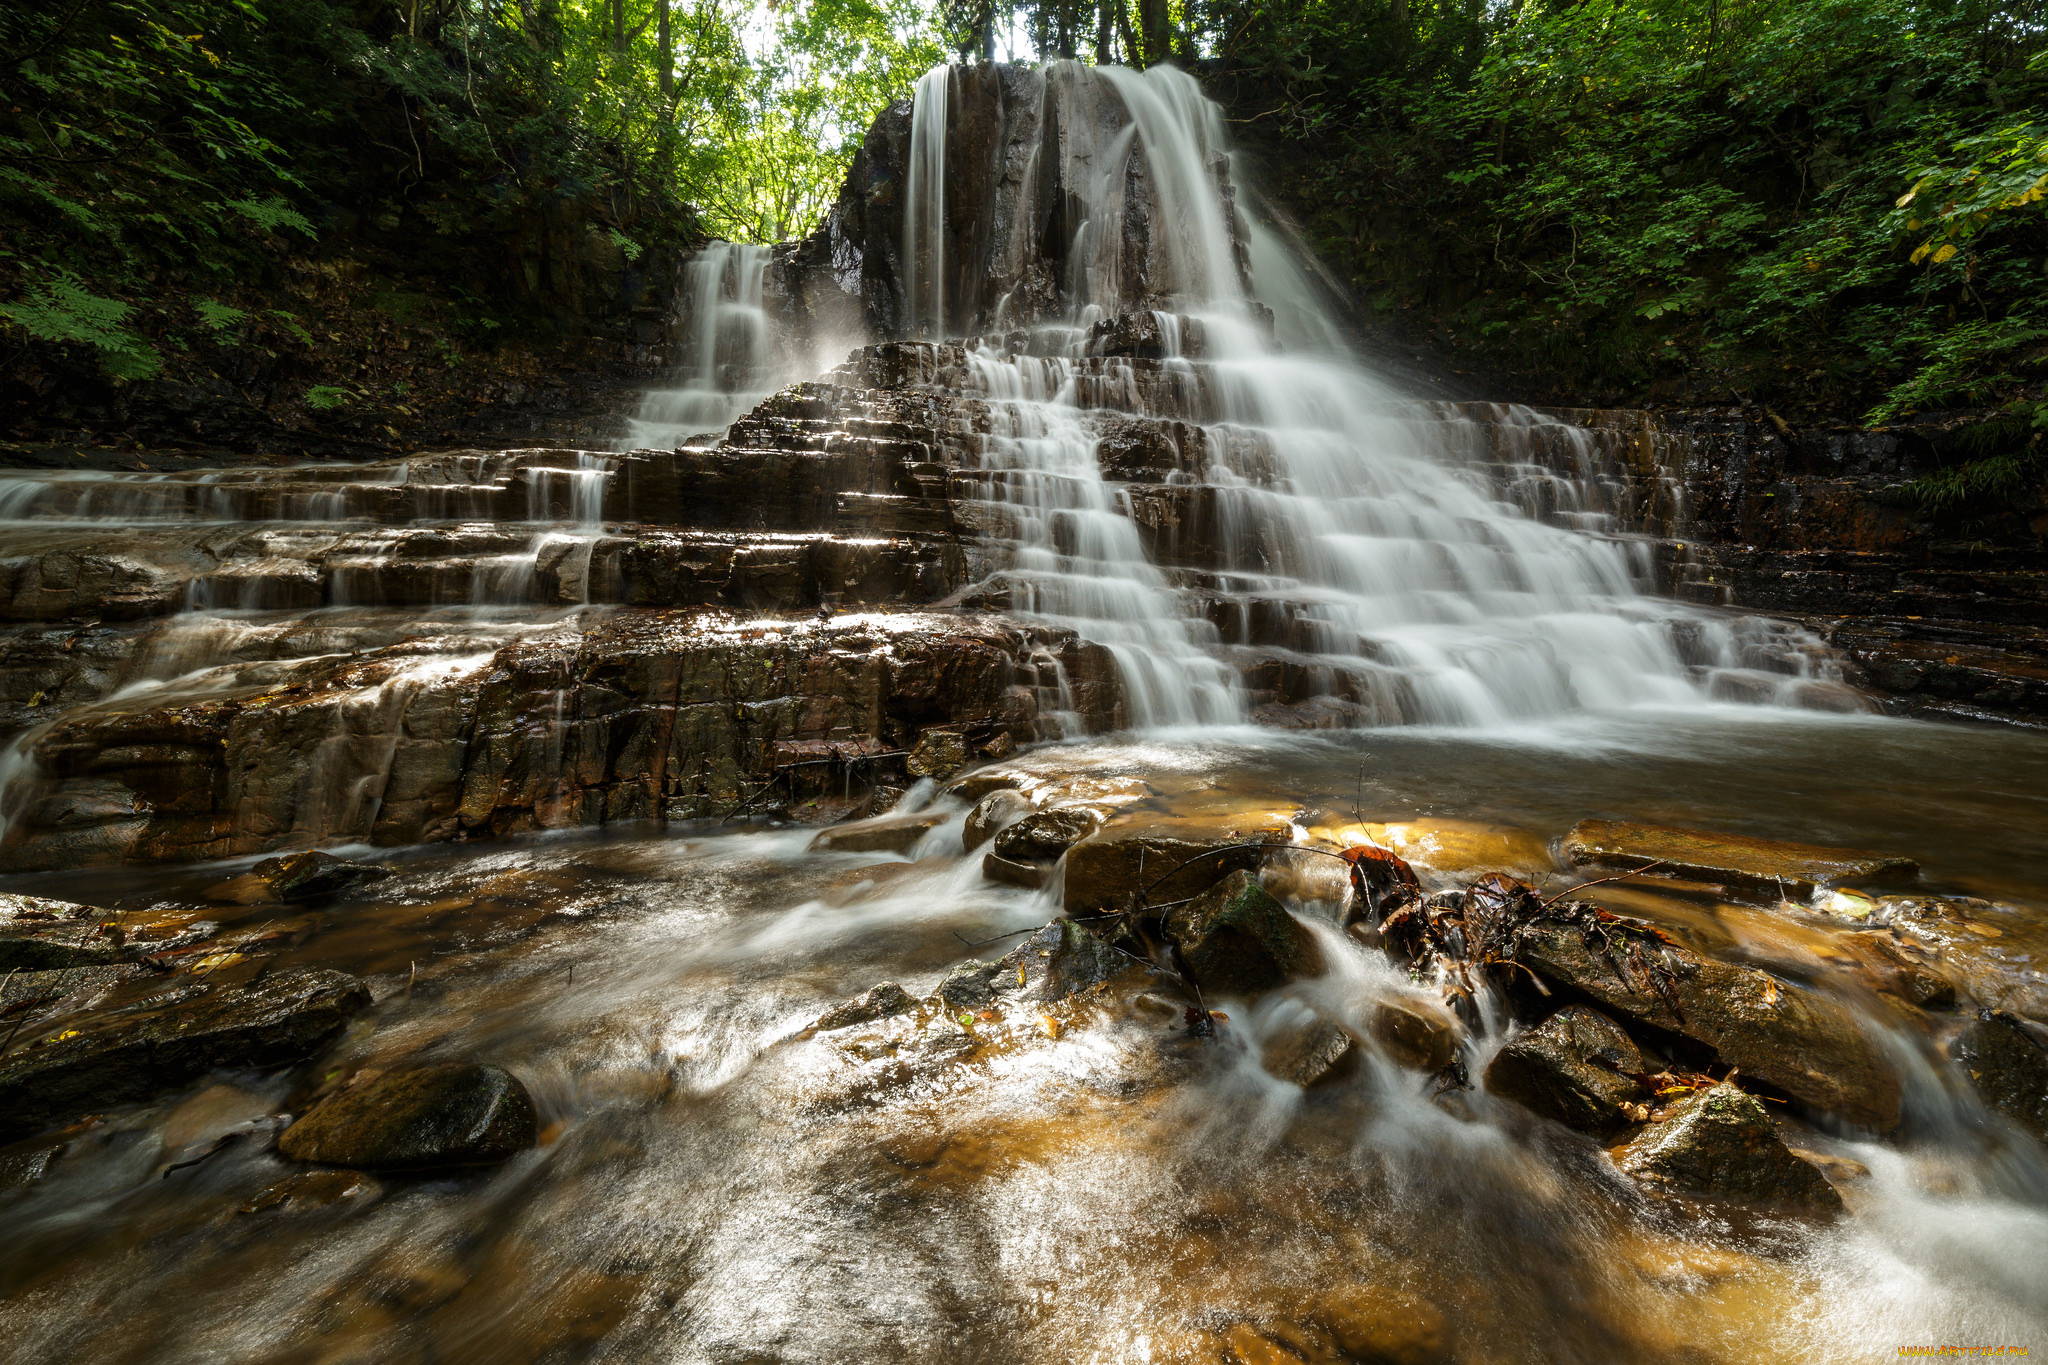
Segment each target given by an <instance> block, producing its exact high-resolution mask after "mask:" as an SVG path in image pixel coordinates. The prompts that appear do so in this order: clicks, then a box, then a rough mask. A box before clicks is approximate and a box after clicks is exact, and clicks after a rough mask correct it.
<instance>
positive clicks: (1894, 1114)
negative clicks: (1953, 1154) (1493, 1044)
mask: <svg viewBox="0 0 2048 1365" xmlns="http://www.w3.org/2000/svg"><path fill="white" fill-rule="evenodd" d="M1518 951H1519V956H1520V961H1521V962H1522V963H1523V964H1524V965H1526V966H1528V967H1531V968H1533V969H1534V970H1535V971H1537V972H1538V973H1540V974H1541V975H1543V976H1545V977H1547V978H1549V979H1550V980H1551V981H1553V982H1555V983H1557V984H1558V985H1561V986H1564V987H1566V988H1568V989H1569V990H1571V991H1574V992H1576V993H1577V994H1580V995H1583V996H1586V997H1588V998H1590V999H1591V1000H1593V1001H1595V1002H1596V1003H1598V1004H1599V1005H1601V1006H1602V1007H1603V1008H1605V1009H1608V1010H1612V1011H1613V1012H1615V1013H1616V1014H1619V1015H1622V1016H1623V1017H1625V1018H1628V1019H1632V1020H1635V1021H1637V1022H1638V1023H1643V1024H1648V1025H1651V1026H1652V1027H1654V1028H1658V1029H1662V1030H1665V1031H1667V1032H1670V1033H1676V1034H1680V1035H1682V1036H1684V1037H1687V1038H1691V1039H1693V1040H1694V1041H1695V1042H1699V1043H1704V1044H1705V1045H1706V1046H1708V1047H1710V1048H1712V1049H1714V1051H1715V1053H1716V1054H1717V1055H1718V1056H1719V1057H1720V1059H1721V1060H1722V1061H1723V1062H1725V1063H1726V1064H1728V1065H1729V1066H1733V1067H1737V1068H1739V1069H1740V1070H1741V1071H1742V1074H1743V1075H1745V1076H1750V1077H1754V1078H1755V1079H1757V1080H1759V1081H1762V1082H1764V1083H1766V1084H1768V1085H1772V1086H1775V1087H1777V1088H1778V1089H1779V1090H1782V1091H1784V1092H1785V1093H1786V1094H1788V1095H1791V1096H1792V1097H1793V1098H1795V1099H1798V1100H1800V1101H1802V1102H1804V1103H1806V1104H1810V1105H1812V1106H1813V1107H1814V1108H1816V1109H1821V1110H1825V1111H1827V1112H1829V1113H1833V1114H1839V1115H1841V1116H1842V1117H1843V1118H1846V1119H1848V1120H1849V1121H1850V1122H1852V1123H1859V1124H1862V1125H1864V1126H1865V1127H1869V1128H1875V1129H1878V1130H1879V1131H1888V1130H1889V1129H1891V1128H1893V1127H1895V1126H1896V1125H1897V1123H1898V1121H1899V1077H1898V1074H1897V1073H1896V1072H1895V1071H1894V1070H1893V1069H1892V1066H1891V1063H1890V1062H1889V1061H1888V1060H1887V1059H1886V1058H1885V1055H1884V1052H1883V1049H1882V1048H1881V1047H1880V1046H1879V1045H1878V1043H1877V1042H1876V1041H1875V1040H1873V1039H1872V1038H1871V1037H1870V1036H1869V1035H1868V1034H1867V1033H1866V1032H1865V1031H1864V1028H1863V1025H1862V1023H1861V1021H1860V1020H1859V1019H1858V1018H1857V1016H1856V1014H1855V1013H1854V1012H1853V1011H1852V1010H1850V1009H1849V1008H1848V1007H1847V1006H1846V1005H1843V1004H1841V1003H1840V1002H1839V1001H1836V1000H1833V999H1830V998H1829V997H1827V996H1824V995H1821V994H1820V993H1819V992H1817V991H1813V990H1810V989H1807V988H1806V987H1802V986H1795V985H1793V984H1792V983H1791V982H1789V981H1784V980H1781V979H1779V978H1778V977H1775V976H1772V975H1771V974H1770V973H1769V972H1766V971H1762V970H1760V969H1758V968H1755V967H1742V966H1737V965H1735V964H1732V963H1726V962H1717V961H1715V960H1713V959H1712V958H1708V957H1704V956H1702V955H1700V954H1698V953H1695V952H1693V951H1691V950H1690V949H1687V948H1683V947H1680V946H1678V945H1676V944H1673V943H1669V942H1663V941H1661V940H1660V939H1659V938H1658V937H1657V936H1656V935H1655V932H1654V931H1653V930H1651V929H1650V927H1649V926H1647V925H1644V924H1640V923H1638V922H1636V921H1631V920H1624V919H1621V918H1619V917H1613V918H1610V919H1606V920H1602V919H1599V918H1596V917H1594V915H1593V912H1592V908H1591V907H1590V906H1586V907H1581V906H1576V905H1568V906H1566V907H1565V908H1564V910H1563V911H1562V912H1561V913H1560V914H1559V916H1558V917H1556V918H1551V917H1545V918H1541V919H1537V920H1534V921H1532V922H1531V923H1529V924H1528V925H1526V926H1525V927H1524V928H1523V930H1522V931H1521V936H1520V941H1519V949H1518Z"/></svg>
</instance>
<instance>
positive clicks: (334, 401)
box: [306, 384, 356, 412]
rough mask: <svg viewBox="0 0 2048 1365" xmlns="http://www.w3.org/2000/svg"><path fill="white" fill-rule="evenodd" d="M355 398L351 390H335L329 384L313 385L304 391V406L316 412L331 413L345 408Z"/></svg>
mask: <svg viewBox="0 0 2048 1365" xmlns="http://www.w3.org/2000/svg"><path fill="white" fill-rule="evenodd" d="M355 396H356V394H355V391H354V390H353V389H340V388H335V387H334V386H333V385H331V384H315V385H314V386H313V387H312V388H310V389H307V390H306V406H307V407H309V408H312V409H314V410H315V411H318V412H331V411H333V410H334V409H336V408H339V407H345V406H347V405H348V403H349V402H350V401H351V400H353V399H354V398H355Z"/></svg>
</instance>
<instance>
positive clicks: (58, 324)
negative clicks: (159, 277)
mask: <svg viewBox="0 0 2048 1365" xmlns="http://www.w3.org/2000/svg"><path fill="white" fill-rule="evenodd" d="M133 311H134V309H133V308H132V307H131V306H130V305H129V304H126V303H123V302H122V301H121V300H119V299H107V298H101V297H100V296H99V295H97V294H94V293H92V292H91V291H89V290H87V289H86V288H85V286H84V285H82V284H80V283H79V281H78V277H77V276H76V275H73V274H71V273H70V272H69V271H65V272H63V273H61V274H59V275H57V276H55V277H54V278H51V279H47V280H40V281H34V282H32V283H30V284H29V286H28V293H27V296H26V297H24V298H20V299H17V300H15V301H14V302H12V303H0V317H5V318H6V319H7V320H8V321H9V322H11V323H13V324H14V325H15V326H17V327H19V328H21V329H22V330H23V331H25V332H27V333H28V334H29V336H30V337H31V338H33V339H34V340H36V341H43V342H49V343H52V344H54V345H59V346H67V345H84V346H90V347H92V348H93V350H94V351H96V352H97V353H98V355H99V362H100V364H101V366H102V367H103V368H105V370H106V371H107V373H108V374H110V375H112V376H113V377H114V378H116V379H124V380H125V379H154V378H155V377H156V376H157V375H158V374H160V373H161V372H162V371H163V358H162V357H161V356H159V355H158V354H157V352H156V348H155V347H154V346H152V345H150V344H149V342H148V340H147V339H146V338H144V337H143V336H142V334H141V333H139V332H136V331H134V330H133V329H132V328H130V327H129V326H128V316H129V314H130V313H132V312H133Z"/></svg>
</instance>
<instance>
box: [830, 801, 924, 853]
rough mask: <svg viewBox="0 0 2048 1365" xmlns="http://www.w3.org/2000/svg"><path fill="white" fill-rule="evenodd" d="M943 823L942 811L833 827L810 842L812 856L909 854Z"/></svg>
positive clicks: (896, 816)
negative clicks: (824, 854) (919, 842)
mask: <svg viewBox="0 0 2048 1365" xmlns="http://www.w3.org/2000/svg"><path fill="white" fill-rule="evenodd" d="M945 823H946V814H945V812H944V811H921V812H919V813H918V814H916V815H884V816H880V817H878V818H876V819H873V820H858V821H855V822H853V823H851V824H845V825H834V826H833V827H832V828H830V829H828V830H824V831H821V832H820V833H819V834H818V836H817V837H816V838H814V839H812V840H811V843H810V851H811V852H812V853H908V852H910V850H911V849H913V848H915V847H916V846H917V841H918V840H920V839H922V838H924V836H925V835H927V834H929V833H930V832H931V831H932V830H935V829H937V828H938V827H939V826H940V825H943V824H945Z"/></svg>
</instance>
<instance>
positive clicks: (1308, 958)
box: [1164, 870, 1322, 995]
mask: <svg viewBox="0 0 2048 1365" xmlns="http://www.w3.org/2000/svg"><path fill="white" fill-rule="evenodd" d="M1164 928H1165V931H1166V936H1167V937H1168V938H1169V939H1171V940H1172V941H1173V944H1174V946H1175V947H1176V948H1178V949H1179V950H1180V961H1181V963H1182V964H1183V965H1184V967H1185V968H1186V970H1187V972H1188V973H1189V974H1190V975H1191V976H1192V977H1193V978H1194V982H1195V984H1196V985H1197V986H1199V987H1200V988H1201V989H1202V990H1203V992H1204V993H1206V994H1210V995H1253V994H1256V993H1258V992H1260V991H1264V990H1270V989H1272V988H1273V987H1275V986H1278V985H1280V984H1281V983H1282V982H1285V981H1291V980H1293V979H1294V978H1296V977H1300V976H1311V975H1314V974H1315V973H1316V972H1318V971H1320V970H1321V967H1322V955H1321V953H1320V952H1319V951H1318V950H1317V948H1316V944H1315V941H1314V940H1313V939H1312V938H1310V937H1309V932H1308V930H1307V929H1305V928H1303V927H1302V926H1301V925H1300V924H1299V923H1298V922H1296V920H1295V918H1294V916H1292V915H1290V914H1288V913H1287V907H1286V906H1284V905H1282V904H1280V902H1279V901H1276V900H1274V899H1273V897H1272V896H1270V895H1268V894H1267V893H1266V889H1265V888H1264V887H1262V886H1260V885H1259V883H1258V881H1257V880H1256V879H1255V878H1253V876H1252V874H1251V873H1249V872H1245V871H1242V870H1240V871H1237V872H1233V873H1231V874H1230V875H1229V876H1227V877H1225V878H1224V879H1223V880H1222V881H1220V882H1218V883H1216V884H1215V885H1214V886H1212V887H1210V888H1209V889H1208V890H1207V891H1205V892H1203V893H1202V894H1201V895H1199V896H1197V897H1196V898H1195V899H1194V900H1193V901H1192V902H1190V903H1189V904H1187V905H1184V906H1180V907H1178V908H1176V909H1174V910H1172V911H1170V912H1168V914H1167V916H1166V918H1165V921H1164Z"/></svg>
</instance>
